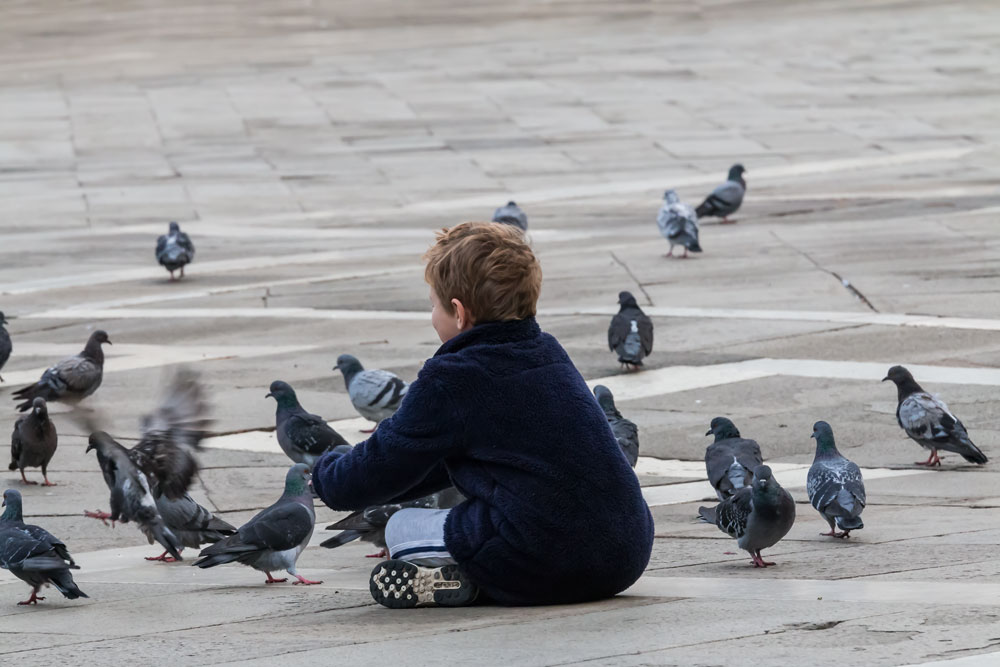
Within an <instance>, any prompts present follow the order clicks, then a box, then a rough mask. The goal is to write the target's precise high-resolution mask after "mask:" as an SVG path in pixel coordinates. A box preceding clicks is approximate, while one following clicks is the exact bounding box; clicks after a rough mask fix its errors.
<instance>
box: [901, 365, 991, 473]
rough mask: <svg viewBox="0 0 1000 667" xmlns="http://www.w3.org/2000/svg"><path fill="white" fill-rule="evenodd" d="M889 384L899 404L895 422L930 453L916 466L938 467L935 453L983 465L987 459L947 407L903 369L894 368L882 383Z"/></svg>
mask: <svg viewBox="0 0 1000 667" xmlns="http://www.w3.org/2000/svg"><path fill="white" fill-rule="evenodd" d="M886 380H892V381H893V382H894V383H895V384H896V393H897V396H898V398H899V404H898V405H897V406H896V421H897V422H898V423H899V425H900V427H901V428H902V429H903V430H904V431H906V435H908V436H910V438H912V439H913V440H914V441H916V442H917V443H918V444H919V445H920V446H921V447H924V448H926V449H929V450H931V454H930V456H929V457H928V458H927V460H926V461H917V465H922V466H934V465H937V466H940V465H941V458H940V457H939V456H938V450H939V449H943V450H944V451H946V452H954V453H956V454H960V455H961V456H962V457H963V458H964V459H965V460H966V461H969V462H970V463H978V464H980V465H981V464H983V463H986V461H987V458H986V455H985V454H983V453H982V451H980V450H979V448H978V447H976V446H975V445H974V444H972V440H970V439H969V434H968V433H967V432H966V431H965V426H963V425H962V422H960V421H959V420H958V418H957V417H955V415H953V414H951V411H950V410H948V406H947V405H945V403H944V401H942V400H941V399H940V398H938V397H937V396H933V395H931V394H929V393H927V392H926V391H924V389H923V387H921V386H920V385H919V384H917V382H916V380H914V379H913V376H912V375H911V374H910V371H908V370H906V369H905V368H903V367H902V366H893V367H892V368H890V369H889V373H888V374H887V375H886V376H885V377H884V378H882V382H885V381H886Z"/></svg>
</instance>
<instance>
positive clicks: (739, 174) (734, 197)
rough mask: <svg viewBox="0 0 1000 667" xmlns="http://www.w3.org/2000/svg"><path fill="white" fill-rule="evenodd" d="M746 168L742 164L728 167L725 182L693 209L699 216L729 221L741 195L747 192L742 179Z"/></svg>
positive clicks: (740, 199) (738, 206) (739, 202)
mask: <svg viewBox="0 0 1000 667" xmlns="http://www.w3.org/2000/svg"><path fill="white" fill-rule="evenodd" d="M745 172H746V169H744V168H743V165H742V164H734V165H733V166H732V167H730V169H729V177H728V178H727V179H726V182H725V183H723V184H722V185H720V186H719V187H717V188H715V189H714V190H712V194H710V195H708V197H706V198H705V201H703V202H702V203H701V205H699V206H698V208H696V209H695V213H696V214H697V215H698V217H699V218H704V217H708V216H710V217H714V218H722V222H723V223H728V222H735V220H733V221H730V220H728V217H729V216H730V215H732V214H733V213H736V211H737V210H738V209H739V208H740V205H741V204H742V203H743V195H745V194H746V192H747V182H746V181H744V180H743V174H744V173H745Z"/></svg>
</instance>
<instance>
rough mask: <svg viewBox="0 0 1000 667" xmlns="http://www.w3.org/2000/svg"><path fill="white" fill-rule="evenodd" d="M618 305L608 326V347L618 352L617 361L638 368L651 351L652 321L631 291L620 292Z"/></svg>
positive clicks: (630, 367)
mask: <svg viewBox="0 0 1000 667" xmlns="http://www.w3.org/2000/svg"><path fill="white" fill-rule="evenodd" d="M618 305H619V306H620V308H619V309H618V314H616V315H615V316H614V317H612V318H611V326H609V327H608V347H609V348H610V349H611V351H612V352H615V353H617V354H618V363H620V364H622V365H623V366H625V367H626V368H629V369H632V370H638V369H639V367H641V366H642V360H643V359H644V358H645V357H646V356H647V355H648V354H649V353H650V352H652V351H653V321H652V320H650V319H649V317H647V316H646V313H644V312H642V308H640V307H639V304H637V303H636V302H635V297H634V296H632V293H631V292H620V293H619V294H618Z"/></svg>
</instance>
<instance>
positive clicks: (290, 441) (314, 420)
mask: <svg viewBox="0 0 1000 667" xmlns="http://www.w3.org/2000/svg"><path fill="white" fill-rule="evenodd" d="M267 398H273V399H274V400H275V401H277V403H278V409H277V413H276V414H275V420H276V421H277V426H278V428H277V432H278V444H279V445H281V449H282V451H284V452H285V454H287V455H288V458H290V459H291V460H292V461H293V462H294V463H305V464H306V465H307V466H309V467H310V469H311V468H312V466H313V463H315V461H316V459H318V458H319V457H320V456H321V455H322V454H324V453H326V452H328V451H330V450H331V449H335V450H338V451H340V452H342V453H346V452H349V451H350V450H351V446H350V445H349V444H348V443H347V441H346V440H344V438H343V437H342V436H341V435H340V434H339V433H337V432H336V431H334V430H333V429H332V428H330V426H329V425H327V423H326V422H325V421H324V420H323V418H322V417H320V416H318V415H312V414H309V413H308V412H306V411H305V410H304V409H303V408H302V406H301V405H299V399H298V398H297V397H296V396H295V390H294V389H292V387H291V386H290V385H289V384H288V383H287V382H282V381H281V380H275V381H274V382H272V383H271V387H270V392H269V393H268V394H267Z"/></svg>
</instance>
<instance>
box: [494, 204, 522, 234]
mask: <svg viewBox="0 0 1000 667" xmlns="http://www.w3.org/2000/svg"><path fill="white" fill-rule="evenodd" d="M493 222H501V223H503V224H505V225H514V226H515V227H520V229H521V231H522V232H526V231H528V216H526V215H525V214H524V211H522V210H521V207H520V206H518V205H517V204H515V203H514V202H512V201H509V202H507V205H506V206H501V207H500V208H498V209H497V210H496V211H494V212H493Z"/></svg>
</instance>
